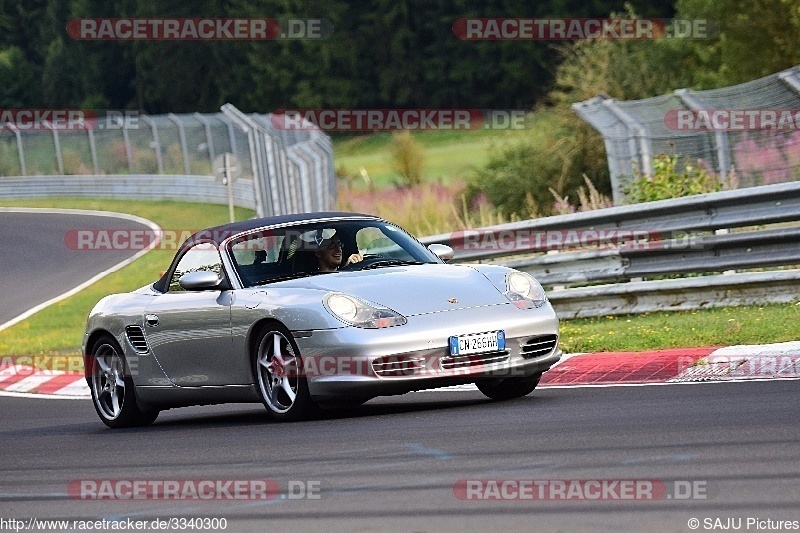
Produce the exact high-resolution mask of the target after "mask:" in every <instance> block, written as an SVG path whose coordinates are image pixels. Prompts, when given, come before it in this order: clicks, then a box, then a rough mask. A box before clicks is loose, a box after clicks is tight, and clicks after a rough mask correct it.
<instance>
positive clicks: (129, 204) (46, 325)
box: [0, 198, 252, 356]
mask: <svg viewBox="0 0 800 533" xmlns="http://www.w3.org/2000/svg"><path fill="white" fill-rule="evenodd" d="M0 206H3V207H58V208H66V209H94V210H99V211H116V212H120V213H130V214H133V215H138V216H140V217H144V218H146V219H149V220H152V221H153V222H155V223H156V224H158V225H159V226H161V227H162V228H163V229H181V230H183V229H187V230H191V229H202V228H206V227H209V226H215V225H218V224H224V223H226V222H228V208H227V206H224V205H211V204H196V203H187V202H146V201H128V200H105V199H103V200H94V199H86V198H42V199H24V200H4V201H2V202H0ZM251 216H252V211H250V210H249V209H242V208H237V210H236V219H237V220H244V219H246V218H249V217H251ZM174 254H175V251H174V250H154V251H151V252H150V253H147V254H145V255H144V256H143V257H141V258H139V259H138V260H136V261H134V262H133V263H131V264H130V265H127V266H126V267H124V268H122V269H120V270H118V271H116V272H114V273H112V274H110V275H108V276H106V277H105V278H103V279H102V280H100V281H98V282H97V283H95V284H94V285H92V286H91V287H87V288H86V289H84V290H83V291H81V292H80V293H78V294H76V295H74V296H72V297H70V298H67V299H66V300H63V301H61V302H58V303H57V304H54V305H52V306H50V307H48V308H46V309H43V310H42V311H40V312H39V313H36V314H35V315H33V316H31V317H30V318H28V319H27V320H23V321H22V322H20V323H19V324H15V325H14V326H12V327H10V328H8V329H6V330H4V331H0V356H13V355H39V354H56V353H68V354H72V353H79V352H80V344H81V337H82V336H83V328H84V326H85V324H86V317H87V315H88V314H89V311H90V310H91V309H92V307H93V306H94V304H95V303H97V301H98V300H100V299H101V298H102V297H104V296H106V295H108V294H112V293H116V292H127V291H130V290H134V289H137V288H139V287H141V286H143V285H146V284H148V283H151V282H153V281H155V280H156V279H158V277H159V275H160V274H161V272H162V271H164V270H165V269H166V268H167V267H168V266H169V262H170V261H171V260H172V257H173V255H174ZM71 288H72V287H64V292H66V291H67V290H69V289H71ZM54 296H55V295H54Z"/></svg>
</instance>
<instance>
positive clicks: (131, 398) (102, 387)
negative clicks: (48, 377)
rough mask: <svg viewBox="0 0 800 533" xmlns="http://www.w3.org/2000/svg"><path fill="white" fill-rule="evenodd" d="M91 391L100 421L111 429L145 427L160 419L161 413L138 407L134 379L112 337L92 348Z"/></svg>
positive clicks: (107, 336)
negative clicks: (159, 414)
mask: <svg viewBox="0 0 800 533" xmlns="http://www.w3.org/2000/svg"><path fill="white" fill-rule="evenodd" d="M88 361H89V364H90V365H91V366H92V367H91V368H90V378H89V388H90V389H91V392H92V402H93V403H94V408H95V411H97V414H98V416H99V417H100V420H102V421H103V423H104V424H105V425H107V426H108V427H111V428H124V427H133V426H146V425H149V424H152V423H153V422H154V421H155V419H156V418H157V417H158V411H156V410H152V411H142V410H141V409H139V406H138V405H137V404H136V395H135V392H134V386H133V379H131V373H130V370H129V367H128V364H127V362H126V361H125V356H124V355H123V353H122V349H121V348H120V347H119V344H117V341H116V340H114V338H113V337H112V336H110V335H104V336H103V337H101V338H100V339H98V340H97V342H96V343H95V344H94V346H93V347H92V351H91V357H90V358H89V359H88Z"/></svg>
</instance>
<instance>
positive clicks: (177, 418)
mask: <svg viewBox="0 0 800 533" xmlns="http://www.w3.org/2000/svg"><path fill="white" fill-rule="evenodd" d="M411 394H413V396H411V395H408V396H406V395H399V396H382V397H379V398H375V399H373V400H370V401H369V402H367V403H365V404H363V405H358V406H342V407H338V406H337V407H326V408H323V409H321V410H320V412H319V413H318V414H317V415H316V416H314V417H313V418H311V419H309V420H304V421H300V422H290V423H286V422H279V421H276V420H273V419H272V418H271V417H270V416H269V414H268V413H267V411H266V410H265V409H264V408H263V407H262V406H260V405H258V404H227V405H228V406H229V407H230V406H237V407H231V411H229V412H222V411H218V412H216V413H208V414H206V413H199V412H196V411H195V412H193V413H187V414H186V415H182V414H181V411H182V410H183V409H181V408H179V409H174V410H170V411H168V412H169V413H170V415H171V416H170V418H167V419H164V418H159V419H158V420H156V422H155V423H154V424H153V425H152V426H148V427H147V428H138V429H137V431H141V430H142V429H145V430H151V431H158V430H164V429H168V428H185V427H187V426H209V425H213V426H215V427H239V426H251V425H263V424H270V425H273V424H278V425H283V424H291V425H301V424H315V423H319V422H321V421H332V420H349V419H359V418H370V417H378V416H387V415H405V414H413V413H423V412H433V411H447V412H451V411H456V410H463V409H474V408H476V407H481V406H483V407H485V408H492V407H494V406H496V407H498V408H503V409H504V408H506V406H510V405H517V406H519V405H523V404H524V403H527V402H537V403H540V402H542V401H546V400H544V399H543V398H541V397H537V396H535V395H530V396H526V397H524V398H518V399H516V400H508V401H502V402H500V401H494V400H491V399H489V398H485V397H481V396H476V395H471V394H469V393H465V392H458V393H453V394H458V395H459V396H460V395H466V396H469V397H465V398H458V397H456V398H454V397H453V396H452V395H449V396H448V397H447V398H444V397H442V398H439V395H440V394H444V393H438V392H437V393H424V396H423V395H421V394H420V395H417V394H415V393H411ZM428 396H433V398H428ZM401 398H402V399H401ZM214 408H215V409H224V408H225V406H222V405H221V406H215V407H214ZM243 408H244V409H246V411H242V409H243ZM195 409H198V408H195ZM162 416H163V415H162ZM122 431H124V430H122Z"/></svg>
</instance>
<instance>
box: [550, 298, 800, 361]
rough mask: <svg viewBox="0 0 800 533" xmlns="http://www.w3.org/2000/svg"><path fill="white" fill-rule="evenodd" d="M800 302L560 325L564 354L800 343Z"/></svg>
mask: <svg viewBox="0 0 800 533" xmlns="http://www.w3.org/2000/svg"><path fill="white" fill-rule="evenodd" d="M798 321H800V304H775V305H763V306H748V307H720V308H714V309H702V310H695V311H681V312H675V311H669V312H666V311H665V312H658V313H644V314H641V315H623V316H607V317H599V318H587V319H575V320H565V321H562V322H561V346H562V348H563V349H564V351H565V352H568V353H580V352H601V351H641V350H657V349H663V348H691V347H707V346H731V345H735V344H769V343H773V342H785V341H794V340H799V339H800V335H798V333H797V324H798Z"/></svg>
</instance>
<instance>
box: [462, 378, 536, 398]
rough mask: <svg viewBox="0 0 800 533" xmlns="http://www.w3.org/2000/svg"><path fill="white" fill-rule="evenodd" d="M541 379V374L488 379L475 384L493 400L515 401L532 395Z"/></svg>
mask: <svg viewBox="0 0 800 533" xmlns="http://www.w3.org/2000/svg"><path fill="white" fill-rule="evenodd" d="M540 379H542V375H541V374H534V375H533V376H528V377H524V378H505V379H487V380H485V381H478V382H477V383H475V384H476V385H477V386H478V390H479V391H481V392H482V393H483V394H485V395H486V396H488V397H489V398H491V399H492V400H513V399H514V398H522V397H523V396H526V395H528V394H530V393H532V392H533V390H534V389H535V388H536V386H537V385H538V384H539V380H540Z"/></svg>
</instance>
